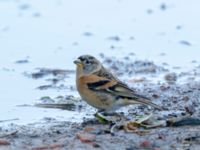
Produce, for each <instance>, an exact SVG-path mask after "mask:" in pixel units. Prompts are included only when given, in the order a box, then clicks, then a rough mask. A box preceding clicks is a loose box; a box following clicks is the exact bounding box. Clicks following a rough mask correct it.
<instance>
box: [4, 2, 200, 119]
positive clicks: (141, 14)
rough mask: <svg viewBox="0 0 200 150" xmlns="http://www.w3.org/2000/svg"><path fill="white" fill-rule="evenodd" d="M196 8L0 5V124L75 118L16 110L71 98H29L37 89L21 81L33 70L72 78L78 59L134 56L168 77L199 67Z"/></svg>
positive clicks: (180, 4) (36, 83)
mask: <svg viewBox="0 0 200 150" xmlns="http://www.w3.org/2000/svg"><path fill="white" fill-rule="evenodd" d="M199 3H200V2H199V1H184V2H180V1H178V0H174V1H167V2H166V3H163V2H159V1H153V0H149V1H145V0H141V1H136V0H126V1H125V0H120V1H119V0H111V1H109V2H108V1H106V0H101V1H98V2H97V1H93V0H85V1H81V0H79V1H78V2H77V1H68V0H67V1H63V0H53V1H47V0H43V1H40V0H30V1H14V0H9V1H5V0H3V1H0V20H1V23H0V51H1V55H0V83H1V86H0V92H1V95H0V100H1V106H0V120H5V119H13V118H19V121H18V122H23V123H27V122H32V121H37V120H38V119H40V118H43V117H57V118H59V117H60V118H62V117H63V118H62V119H66V118H68V119H69V118H72V117H75V118H80V116H79V115H74V114H77V112H70V111H69V112H66V111H62V110H54V109H52V110H49V109H48V110H47V109H42V108H34V107H25V108H21V107H15V106H16V105H22V104H33V103H35V101H36V100H37V99H38V98H40V97H41V96H44V95H49V96H57V95H66V93H67V92H70V91H67V90H64V89H63V90H59V91H57V90H45V91H40V90H36V89H35V88H36V87H38V86H39V85H40V84H42V83H41V82H44V81H41V80H32V79H29V78H26V77H24V76H23V73H24V72H31V71H33V70H34V69H35V68H37V67H48V68H61V69H72V70H73V69H74V65H73V63H72V62H73V59H74V58H76V57H77V56H79V55H81V54H85V53H89V54H92V55H98V54H99V53H105V54H106V55H107V56H117V57H124V56H127V55H128V54H129V53H134V54H136V55H135V56H134V57H133V58H134V59H135V60H137V59H138V60H151V61H154V62H155V63H157V64H164V65H165V66H166V67H167V68H170V69H173V67H176V68H180V69H182V70H190V69H192V68H193V67H194V66H198V65H199V60H198V59H199V56H200V51H199V48H200V47H199V45H198V44H199V43H200V41H199V35H200V31H199V26H200V21H198V19H196V18H198V16H197V15H199V13H200V10H199ZM20 60H28V61H25V62H24V61H21V62H20ZM16 61H17V63H16ZM167 64H168V65H167ZM66 80H67V81H65V82H64V84H65V85H72V86H74V74H72V75H71V76H69V78H66ZM72 94H74V95H77V93H76V92H74V93H72Z"/></svg>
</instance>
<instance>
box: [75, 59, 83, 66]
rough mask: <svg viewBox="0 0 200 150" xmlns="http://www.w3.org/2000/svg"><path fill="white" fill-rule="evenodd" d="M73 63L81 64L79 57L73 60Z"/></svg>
mask: <svg viewBox="0 0 200 150" xmlns="http://www.w3.org/2000/svg"><path fill="white" fill-rule="evenodd" d="M74 63H75V64H76V65H80V64H82V63H81V60H80V59H76V60H74Z"/></svg>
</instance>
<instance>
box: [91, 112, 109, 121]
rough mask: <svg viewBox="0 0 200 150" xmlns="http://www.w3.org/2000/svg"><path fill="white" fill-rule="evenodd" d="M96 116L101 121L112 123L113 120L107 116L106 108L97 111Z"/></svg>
mask: <svg viewBox="0 0 200 150" xmlns="http://www.w3.org/2000/svg"><path fill="white" fill-rule="evenodd" d="M94 116H95V117H96V118H97V120H98V121H99V122H101V123H104V124H105V123H111V121H110V120H109V119H108V118H107V117H106V115H105V111H104V110H99V111H97V112H96V113H95V114H94Z"/></svg>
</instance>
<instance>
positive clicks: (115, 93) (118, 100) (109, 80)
mask: <svg viewBox="0 0 200 150" xmlns="http://www.w3.org/2000/svg"><path fill="white" fill-rule="evenodd" d="M74 63H75V64H76V87H77V90H78V92H79V94H80V96H81V97H82V99H83V100H85V101H86V102H87V103H88V104H89V105H91V106H93V107H95V108H97V109H98V110H99V112H113V111H115V110H117V109H118V108H121V107H123V106H127V105H131V104H144V105H150V106H152V107H154V108H156V109H159V110H161V107H160V106H158V105H156V104H154V103H152V102H151V100H150V99H148V98H146V97H144V96H142V95H138V94H136V92H135V91H134V90H132V89H130V88H129V87H128V86H127V85H126V84H125V83H123V82H121V81H120V80H119V79H118V78H117V77H115V76H114V75H113V74H112V73H111V72H109V71H108V70H107V69H106V68H105V67H104V66H103V65H102V64H101V62H100V61H99V60H97V59H96V58H95V57H93V56H90V55H82V56H80V57H78V59H77V60H75V61H74Z"/></svg>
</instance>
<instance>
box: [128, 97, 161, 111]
mask: <svg viewBox="0 0 200 150" xmlns="http://www.w3.org/2000/svg"><path fill="white" fill-rule="evenodd" d="M131 101H132V103H138V104H143V105H149V106H152V107H154V108H156V109H158V110H163V108H162V107H161V106H159V105H157V104H155V103H153V102H152V101H151V100H150V99H149V98H147V97H144V96H141V95H137V94H134V97H133V98H132V100H131Z"/></svg>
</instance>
